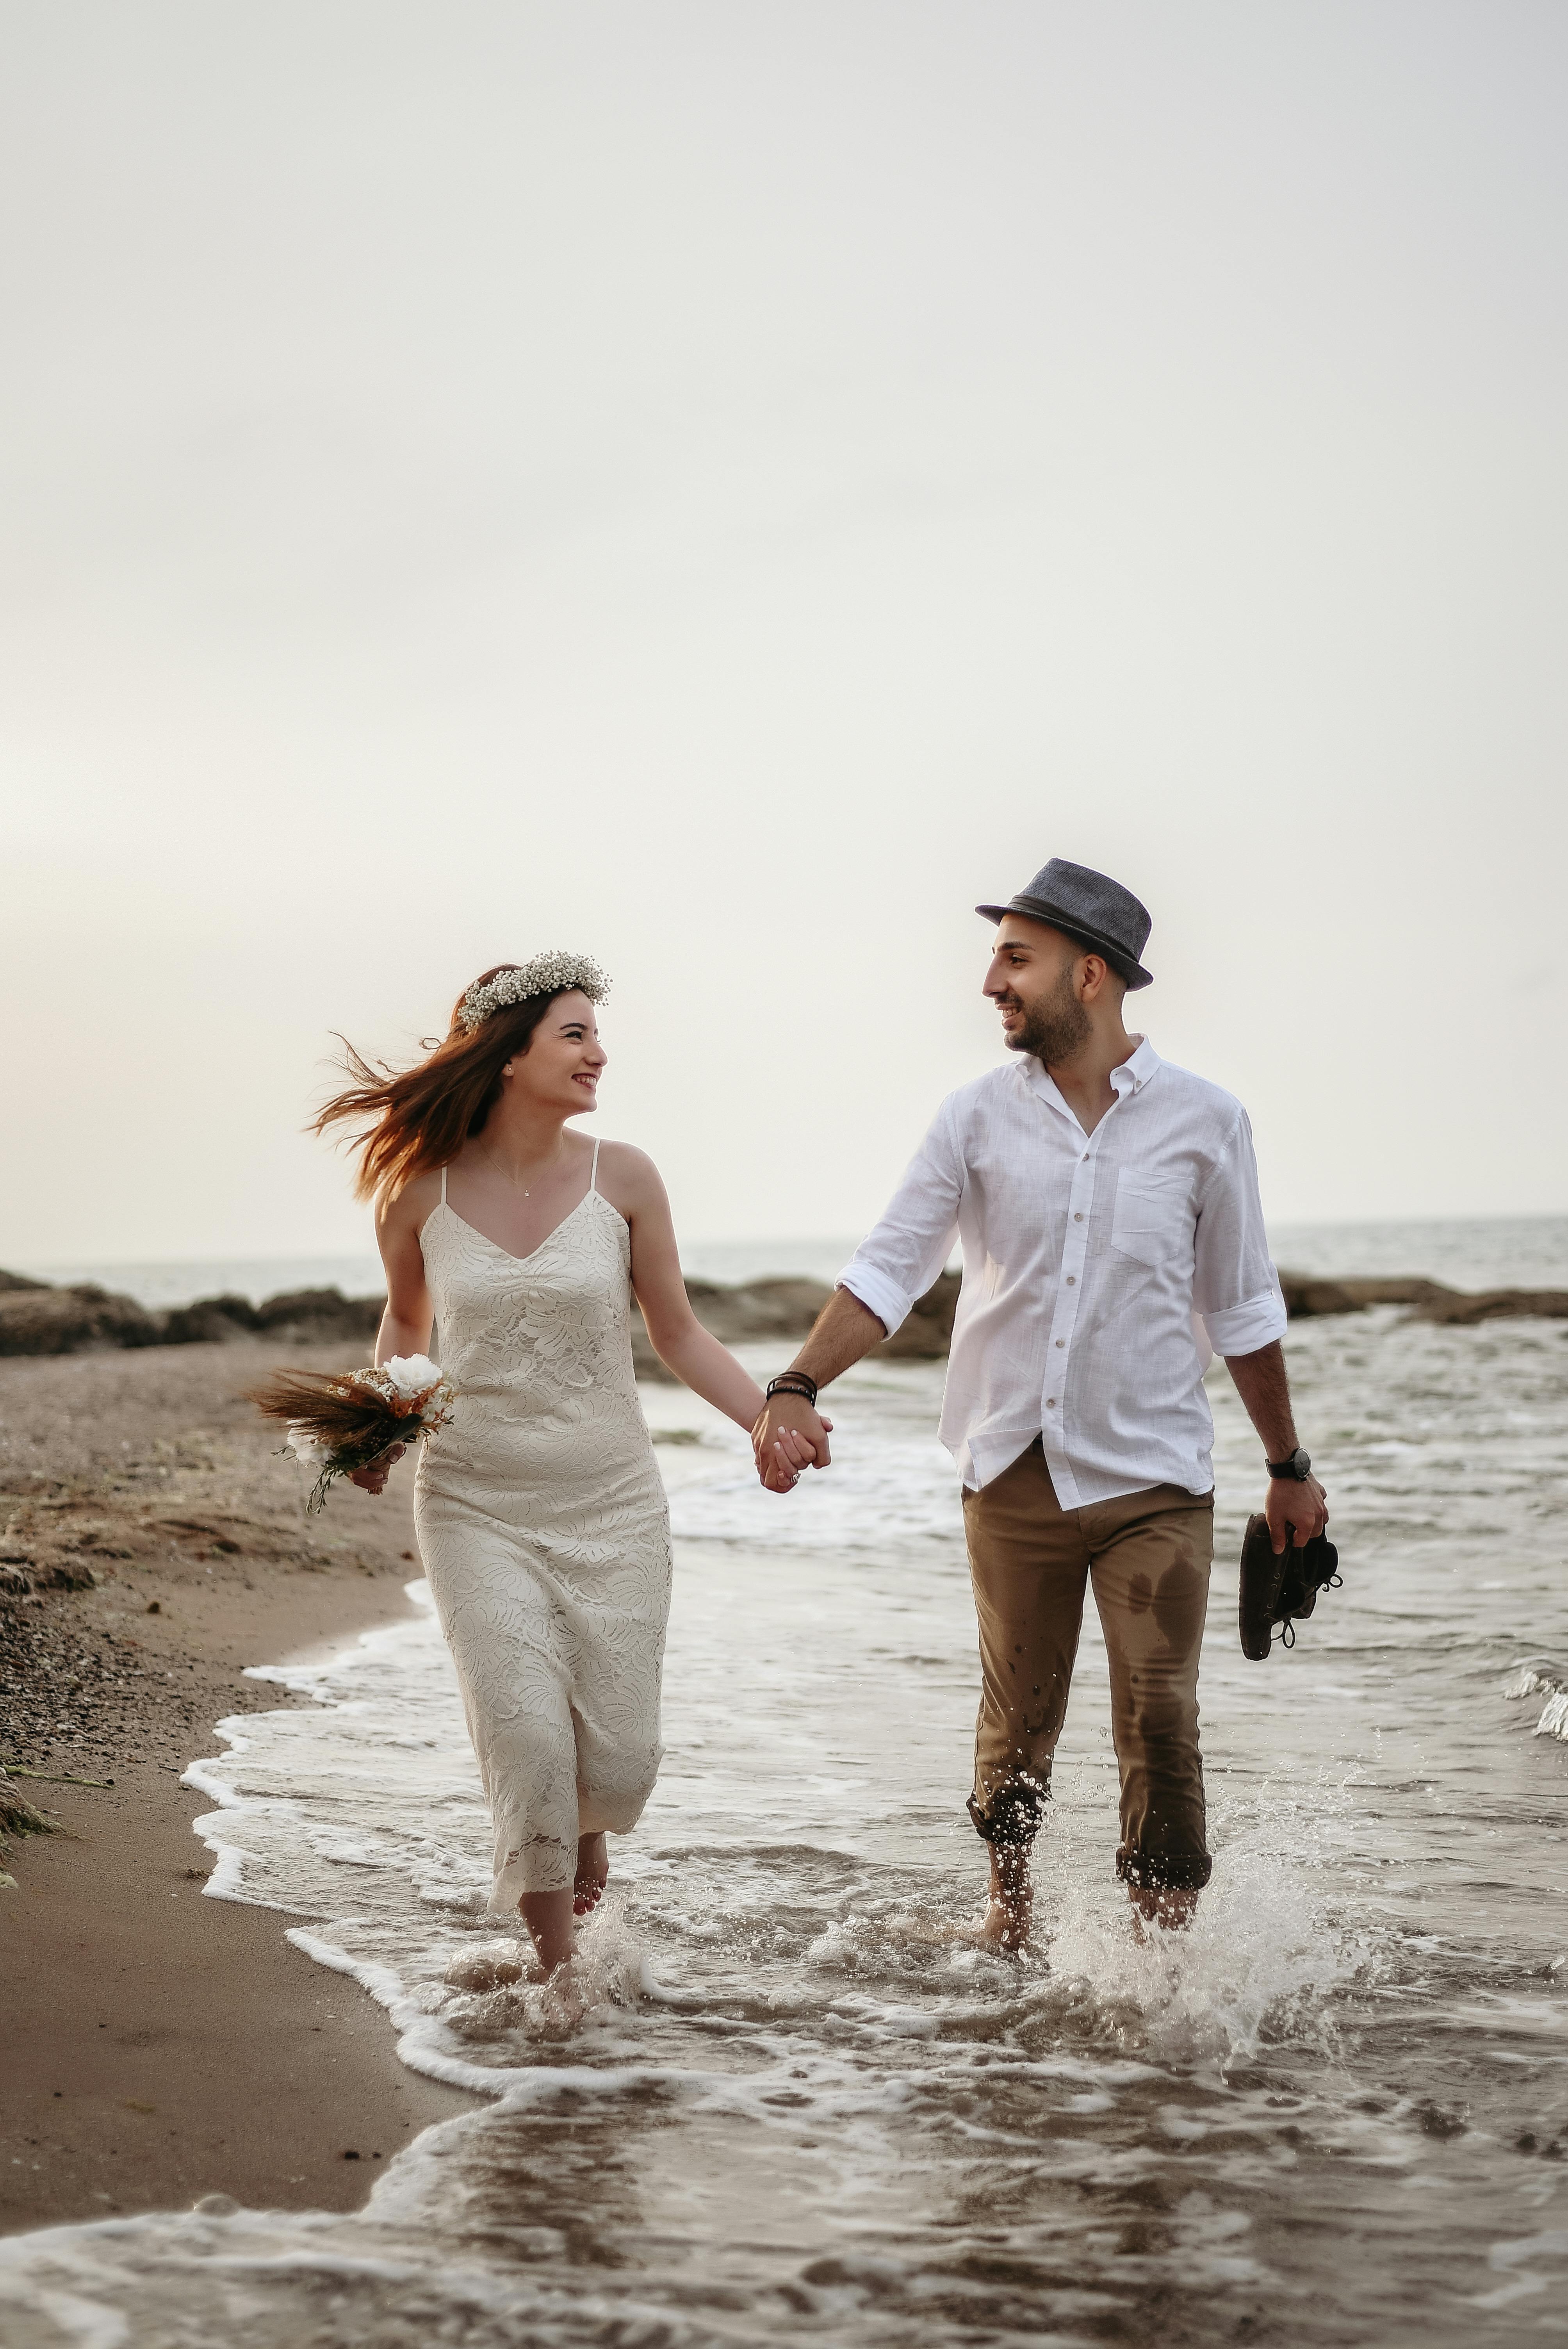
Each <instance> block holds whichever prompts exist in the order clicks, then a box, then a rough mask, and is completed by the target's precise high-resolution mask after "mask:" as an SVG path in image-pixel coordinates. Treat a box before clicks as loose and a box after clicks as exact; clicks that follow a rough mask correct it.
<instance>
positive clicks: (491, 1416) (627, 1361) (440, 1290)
mask: <svg viewBox="0 0 1568 2349" xmlns="http://www.w3.org/2000/svg"><path fill="white" fill-rule="evenodd" d="M597 1164H598V1152H597V1149H595V1151H594V1171H595V1174H596V1173H597ZM419 1237H420V1245H421V1247H423V1249H424V1254H425V1273H426V1278H427V1279H428V1283H429V1288H430V1293H431V1295H432V1297H433V1298H434V1299H435V1304H436V1321H437V1327H438V1331H439V1335H440V1354H441V1368H442V1370H443V1371H445V1372H446V1374H447V1376H448V1377H449V1378H450V1379H451V1380H453V1381H455V1383H456V1385H457V1389H458V1402H457V1408H456V1412H455V1414H454V1417H453V1420H452V1423H451V1424H450V1425H449V1426H448V1427H446V1428H443V1429H442V1430H441V1431H440V1433H438V1434H436V1435H432V1436H429V1437H428V1438H427V1439H426V1441H425V1443H424V1444H422V1445H421V1447H420V1453H419V1464H418V1475H417V1478H416V1483H415V1498H414V1516H415V1523H416V1525H417V1526H418V1535H419V1548H420V1554H421V1556H422V1557H423V1559H424V1563H425V1572H426V1574H427V1576H428V1578H429V1584H430V1589H431V1592H432V1593H433V1595H434V1598H435V1601H436V1606H437V1609H438V1611H439V1614H440V1619H441V1628H442V1630H444V1631H445V1633H446V1635H447V1639H448V1641H449V1645H450V1647H451V1651H452V1657H453V1661H455V1663H456V1665H457V1668H458V1680H459V1684H460V1686H461V1689H462V1694H463V1705H464V1708H465V1710H466V1712H467V1714H468V1723H469V1735H470V1736H471V1737H472V1739H473V1742H474V1752H475V1753H476V1754H478V1756H479V1764H480V1773H481V1775H482V1776H483V1779H484V1788H485V1794H486V1796H487V1798H488V1800H489V1803H490V1816H491V1819H492V1821H493V1823H494V1828H495V1858H494V1868H495V1880H494V1885H493V1889H492V1891H491V1895H490V1907H491V1909H492V1910H495V1911H497V1912H498V1913H499V1912H502V1911H504V1912H507V1913H515V1911H516V1908H517V1902H518V1896H519V1895H520V1893H523V1892H557V1891H566V1890H569V1889H571V1886H572V1883H573V1878H574V1877H575V1875H576V1870H577V1838H578V1837H579V1836H580V1835H592V1834H593V1833H595V1832H596V1831H597V1830H598V1829H599V1828H602V1827H607V1828H611V1829H613V1830H614V1832H615V1833H616V1834H620V1835H624V1833H625V1832H626V1831H627V1829H628V1828H630V1827H633V1826H635V1825H636V1822H637V1819H638V1817H639V1816H640V1815H641V1813H642V1809H643V1806H644V1804H645V1802H646V1801H647V1799H648V1795H649V1794H650V1793H651V1791H652V1789H653V1785H654V1780H655V1776H656V1775H657V1772H658V1765H659V1755H660V1745H659V1677H660V1671H661V1669H662V1666H663V1661H664V1647H665V1625H666V1623H667V1620H668V1617H669V1604H670V1532H669V1513H668V1510H667V1508H666V1506H665V1491H664V1485H663V1482H662V1480H661V1478H660V1475H659V1471H658V1465H657V1463H656V1462H655V1458H654V1448H653V1444H652V1442H651V1441H650V1439H649V1435H648V1430H647V1426H646V1423H645V1421H644V1418H643V1413H642V1407H641V1405H640V1404H639V1402H638V1401H637V1389H636V1383H635V1381H634V1377H633V1372H632V1338H631V1327H630V1313H631V1302H632V1288H631V1255H632V1248H631V1234H630V1233H629V1231H628V1230H627V1227H626V1225H625V1222H624V1218H623V1217H622V1216H618V1215H617V1214H616V1212H615V1210H614V1207H613V1206H611V1205H610V1203H609V1201H608V1200H607V1199H606V1198H604V1197H603V1195H601V1193H600V1192H599V1191H598V1190H597V1188H590V1190H589V1192H588V1194H587V1196H586V1197H585V1198H583V1200H581V1201H580V1202H579V1204H578V1206H576V1207H574V1208H573V1211H572V1213H571V1214H570V1215H569V1216H567V1217H566V1218H565V1220H564V1222H562V1223H561V1224H558V1225H557V1226H556V1227H555V1229H554V1231H552V1233H551V1235H550V1237H549V1238H548V1239H546V1240H543V1241H542V1242H541V1244H540V1246H539V1247H536V1248H535V1249H534V1251H533V1253H532V1255H531V1256H528V1257H514V1256H511V1255H509V1254H508V1252H507V1251H506V1249H505V1248H502V1247H497V1246H496V1245H495V1243H494V1242H493V1241H492V1240H487V1239H486V1238H485V1237H484V1235H483V1234H482V1233H480V1232H477V1231H475V1230H474V1228H473V1226H471V1225H469V1224H466V1223H464V1222H463V1220H462V1218H461V1216H459V1215H457V1214H456V1213H455V1211H454V1210H453V1209H452V1208H451V1207H450V1206H448V1204H447V1184H446V1175H445V1173H444V1172H443V1174H442V1177H441V1201H440V1205H439V1206H437V1207H436V1208H434V1209H433V1210H432V1212H431V1213H430V1215H429V1216H427V1217H426V1220H425V1224H424V1226H423V1229H422V1231H421V1233H420V1236H419Z"/></svg>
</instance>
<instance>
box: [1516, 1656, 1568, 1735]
mask: <svg viewBox="0 0 1568 2349" xmlns="http://www.w3.org/2000/svg"><path fill="white" fill-rule="evenodd" d="M1503 1695H1504V1696H1505V1697H1511V1698H1512V1699H1514V1700H1515V1701H1516V1702H1520V1701H1522V1700H1523V1699H1524V1698H1526V1697H1532V1696H1543V1697H1544V1698H1545V1699H1546V1702H1545V1703H1544V1704H1543V1705H1542V1708H1541V1716H1540V1718H1539V1720H1538V1721H1537V1722H1536V1724H1535V1727H1534V1730H1533V1732H1532V1735H1534V1736H1536V1737H1558V1738H1561V1739H1562V1740H1563V1744H1568V1674H1564V1672H1563V1671H1562V1670H1561V1669H1560V1668H1559V1667H1558V1666H1557V1665H1555V1664H1550V1663H1546V1662H1544V1661H1542V1659H1541V1658H1539V1657H1535V1658H1532V1659H1530V1660H1528V1661H1525V1662H1524V1663H1522V1664H1520V1665H1518V1666H1516V1668H1515V1670H1514V1671H1513V1674H1512V1676H1511V1679H1510V1680H1509V1681H1508V1682H1507V1683H1506V1685H1505V1687H1504V1689H1503Z"/></svg>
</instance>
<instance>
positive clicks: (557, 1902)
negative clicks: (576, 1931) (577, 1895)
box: [517, 1892, 576, 1974]
mask: <svg viewBox="0 0 1568 2349" xmlns="http://www.w3.org/2000/svg"><path fill="white" fill-rule="evenodd" d="M517 1905H518V1907H519V1908H520V1909H521V1911H522V1921H523V1923H524V1924H525V1925H526V1926H527V1927H528V1930H529V1932H530V1933H531V1936H532V1938H533V1946H534V1948H535V1949H536V1950H537V1951H539V1962H540V1964H541V1965H542V1967H543V1968H544V1971H545V1972H546V1973H547V1974H553V1973H554V1972H555V1971H556V1969H557V1967H559V1966H564V1965H570V1963H571V1962H572V1952H573V1949H574V1948H575V1947H576V1940H575V1936H574V1935H573V1930H572V1927H573V1914H572V1912H573V1894H572V1893H570V1892H525V1893H524V1894H523V1896H522V1898H521V1900H520V1901H519V1902H518V1904H517Z"/></svg>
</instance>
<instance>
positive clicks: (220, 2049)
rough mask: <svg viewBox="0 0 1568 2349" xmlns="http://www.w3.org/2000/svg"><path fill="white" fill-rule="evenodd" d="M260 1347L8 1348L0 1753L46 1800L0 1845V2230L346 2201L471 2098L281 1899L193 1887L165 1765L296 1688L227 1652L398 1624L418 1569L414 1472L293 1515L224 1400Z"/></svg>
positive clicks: (290, 1487)
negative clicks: (1, 2014)
mask: <svg viewBox="0 0 1568 2349" xmlns="http://www.w3.org/2000/svg"><path fill="white" fill-rule="evenodd" d="M289 1359H290V1360H291V1361H300V1362H304V1363H313V1364H314V1365H315V1366H316V1367H320V1368H329V1367H337V1366H341V1365H342V1364H343V1363H344V1362H346V1352H345V1350H342V1349H338V1350H333V1351H331V1352H325V1353H321V1352H318V1353H315V1354H313V1353H311V1352H310V1351H308V1350H294V1351H293V1352H292V1353H291V1355H290V1357H289ZM276 1360H277V1349H276V1347H275V1345H268V1344H265V1343H263V1344H256V1343H252V1342H242V1343H235V1344H232V1345H226V1346H193V1347H181V1348H164V1347H159V1348H154V1349H148V1350H142V1351H140V1352H130V1353H105V1354H98V1355H88V1356H76V1357H67V1358H65V1359H62V1360H53V1361H6V1362H0V1754H4V1756H5V1759H6V1760H7V1761H8V1762H9V1763H11V1764H14V1765H15V1764H20V1765H22V1766H23V1768H24V1769H26V1771H29V1772H33V1773H40V1774H46V1775H24V1776H18V1779H17V1784H18V1786H19V1788H20V1790H21V1791H22V1792H24V1793H25V1794H26V1795H27V1796H28V1797H29V1798H30V1799H31V1800H32V1801H33V1802H35V1803H36V1805H37V1806H39V1808H40V1809H43V1810H46V1811H47V1812H49V1813H50V1814H52V1815H53V1816H55V1817H56V1818H57V1821H58V1822H59V1831H58V1832H57V1833H55V1834H51V1835H47V1836H28V1837H19V1838H14V1839H13V1840H12V1841H11V1844H10V1847H9V1856H8V1857H6V1858H5V1861H4V1862H3V1863H0V1864H3V1866H4V1868H5V1870H6V1871H7V1872H8V1873H9V1874H10V1875H11V1876H12V1877H13V1878H15V1885H14V1887H13V1888H12V1889H4V1890H0V1979H3V1980H4V1982H5V2039H6V2054H5V2066H4V2079H3V2085H0V2229H6V2230H9V2229H15V2228H26V2227H36V2226H46V2225H49V2224H53V2223H55V2222H57V2221H61V2220H72V2219H88V2218H102V2217H104V2216H106V2215H109V2214H111V2213H115V2212H125V2211H132V2210H140V2209H160V2208H163V2209H168V2208H171V2207H173V2208H178V2207H179V2206H181V2204H185V2203H189V2202H191V2201H192V2200H194V2199H198V2198H199V2197H201V2196H202V2195H206V2194H212V2193H222V2194H228V2195H232V2196H233V2197H234V2198H235V2199H236V2200H239V2201H242V2202H244V2203H247V2204H251V2205H253V2206H262V2207H270V2208H282V2209H289V2208H300V2209H304V2208H312V2209H351V2208H354V2207H356V2205H357V2204H358V2203H360V2202H361V2201H363V2199H364V2198H365V2195H366V2192H367V2191H368V2189H369V2187H370V2185H371V2183H372V2182H373V2180H374V2178H375V2176H376V2174H377V2168H378V2167H379V2166H380V2164H381V2163H382V2162H384V2161H385V2160H386V2159H387V2158H389V2157H390V2156H391V2155H392V2154H393V2153H394V2152H395V2151H396V2150H397V2147H399V2146H401V2145H403V2144H404V2143H405V2142H406V2141H407V2138H408V2137H411V2136H412V2135H413V2134H414V2133H415V2132H416V2131H417V2130H418V2129H419V2128H422V2127H425V2126H426V2124H427V2123H428V2122H429V2121H432V2120H437V2119H440V2118H443V2117H445V2116H448V2115H449V2114H450V2113H452V2112H455V2111H458V2110H460V2109H462V2108H463V2107H464V2106H465V2105H466V2104H467V2103H468V2101H469V2100H468V2099H467V2098H466V2097H464V2096H462V2095H459V2094H458V2093H457V2092H456V2091H453V2090H450V2089H447V2088H443V2087H441V2086H439V2085H437V2084H436V2083H434V2082H430V2081H425V2080H422V2079H419V2078H418V2077H417V2076H416V2075H413V2074H411V2073H409V2072H407V2070H406V2069H405V2068H404V2067H403V2066H402V2065H401V2064H399V2063H398V2062H397V2057H396V2055H395V2054H394V2052H393V2041H392V2034H391V2033H390V2031H389V2029H388V2027H387V2021H386V2018H385V2017H384V2015H383V2014H382V2013H381V2012H380V2010H379V2009H378V2008H377V2007H375V2006H374V2005H372V2003H371V2002H370V2001H369V2000H368V1999H367V1998H366V1996H365V1995H364V1993H363V1992H361V1991H359V1990H358V1989H357V1988H356V1985H355V1984H354V1983H352V1982H349V1981H347V1980H346V1979H344V1978H343V1977H340V1976H337V1975H334V1974H331V1973H328V1972H325V1971H324V1970H323V1969H322V1968H321V1967H319V1966H317V1965H315V1963H314V1962H313V1961H311V1960H309V1959H307V1958H305V1957H304V1956H302V1955H301V1954H300V1952H299V1951H296V1950H294V1948H292V1947H291V1946H290V1945H289V1944H288V1943H287V1942H286V1941H285V1940H284V1930H285V1929H286V1927H287V1925H288V1923H289V1922H290V1920H289V1919H288V1918H286V1917H284V1916H282V1915H280V1914H279V1913H278V1912H277V1911H276V1910H273V1909H256V1908H250V1907H247V1906H244V1905H242V1904H239V1903H236V1902H232V1901H227V1900H215V1899H206V1898H204V1897H202V1879H204V1878H206V1876H207V1875H208V1873H209V1871H210V1868H211V1854H210V1853H209V1851H208V1848H207V1847H206V1845H205V1844H204V1843H202V1842H201V1840H200V1839H199V1838H198V1837H196V1836H194V1835H193V1834H192V1833H191V1820H192V1819H193V1818H195V1817H197V1816H200V1815H201V1813H202V1812H203V1811H207V1810H210V1809H211V1802H210V1801H209V1799H208V1798H207V1797H205V1796H203V1795H196V1794H192V1793H191V1792H189V1791H188V1790H187V1789H185V1788H184V1787H182V1786H181V1785H180V1783H179V1774H180V1772H181V1770H182V1769H183V1768H184V1766H185V1765H186V1764H188V1763H189V1762H191V1761H192V1760H194V1759H195V1758H197V1757H198V1756H200V1755H203V1754H216V1753H219V1752H221V1751H222V1744H221V1741H220V1740H219V1739H218V1738H217V1736H216V1734H215V1729H214V1724H215V1723H217V1722H218V1721H219V1720H221V1719H222V1718H223V1717H224V1716H225V1715H226V1714H230V1713H242V1712H248V1711H258V1710H267V1709H275V1708H277V1707H279V1706H280V1705H284V1704H288V1703H290V1702H293V1701H294V1700H292V1699H291V1698H289V1697H288V1696H286V1695H285V1694H284V1693H283V1692H281V1691H280V1690H278V1689H277V1688H276V1687H275V1686H273V1685H270V1684H268V1683H265V1682H255V1681H249V1680H246V1679H244V1678H242V1671H243V1668H244V1667H245V1666H246V1665H247V1664H254V1663H273V1662H278V1661H284V1660H285V1659H288V1658H290V1657H294V1656H297V1655H300V1654H302V1653H308V1652H310V1651H315V1650H320V1649H322V1648H325V1647H326V1646H328V1645H334V1644H343V1643H345V1642H346V1641H347V1640H351V1639H352V1638H353V1637H354V1635H355V1633H356V1631H359V1630H366V1629H368V1628H370V1627H371V1626H372V1625H374V1624H376V1623H379V1622H385V1621H389V1620H392V1619H397V1617H399V1616H401V1615H402V1614H403V1613H404V1612H405V1610H406V1609H407V1599H405V1598H404V1595H403V1585H404V1584H405V1583H406V1582H407V1581H408V1580H409V1579H411V1578H413V1577H414V1576H415V1575H416V1574H417V1573H418V1564H417V1561H416V1558H415V1556H414V1540H413V1528H412V1521H411V1516H410V1513H409V1504H410V1498H411V1484H412V1479H411V1476H409V1475H407V1473H405V1475H403V1476H402V1477H399V1478H395V1479H394V1482H393V1486H392V1489H391V1490H390V1491H389V1492H388V1494H387V1496H386V1497H385V1498H384V1499H383V1500H381V1501H378V1502H377V1501H370V1500H368V1499H367V1498H366V1496H364V1495H359V1494H357V1493H354V1492H350V1491H346V1490H345V1489H344V1488H341V1487H340V1488H339V1490H338V1493H337V1495H336V1496H335V1500H334V1502H333V1503H331V1504H330V1505H329V1506H328V1509H327V1512H326V1514H325V1516H321V1517H316V1518H312V1519H306V1518H305V1516H304V1509H303V1502H304V1491H305V1489H306V1487H305V1485H304V1481H303V1480H302V1476H301V1472H299V1471H298V1470H297V1469H296V1468H295V1467H294V1464H293V1463H292V1462H290V1461H286V1460H284V1459H281V1458H279V1457H277V1456H276V1451H275V1446H276V1437H275V1436H274V1435H273V1433H271V1432H270V1431H269V1430H268V1429H266V1428H265V1427H263V1425H262V1423H261V1422H260V1421H259V1419H257V1418H256V1416H255V1414H254V1413H253V1411H252V1410H251V1408H250V1407H249V1406H248V1405H247V1404H246V1403H244V1402H243V1401H242V1395H241V1390H242V1389H243V1388H244V1387H245V1386H247V1385H248V1384H251V1383H253V1381H255V1380H256V1379H257V1378H258V1377H259V1376H261V1375H262V1374H263V1373H264V1371H267V1370H268V1369H270V1368H272V1367H273V1364H274V1363H275V1361H276ZM89 1577H90V1578H91V1579H90V1582H89V1580H88V1578H89ZM71 1583H76V1584H77V1585H78V1586H79V1587H77V1588H69V1587H64V1588H63V1587H61V1586H62V1585H69V1584H71ZM77 1779H90V1780H95V1781H98V1782H99V1783H98V1784H94V1785H78V1784H73V1783H70V1781H72V1780H77ZM351 2157H356V2158H351Z"/></svg>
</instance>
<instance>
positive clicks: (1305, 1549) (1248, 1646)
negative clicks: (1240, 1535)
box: [1241, 1516, 1339, 1664]
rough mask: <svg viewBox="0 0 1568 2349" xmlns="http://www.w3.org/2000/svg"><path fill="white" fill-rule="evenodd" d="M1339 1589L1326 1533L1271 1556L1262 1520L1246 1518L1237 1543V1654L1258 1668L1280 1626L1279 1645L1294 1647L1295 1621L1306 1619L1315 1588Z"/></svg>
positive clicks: (1270, 1543)
mask: <svg viewBox="0 0 1568 2349" xmlns="http://www.w3.org/2000/svg"><path fill="white" fill-rule="evenodd" d="M1338 1587H1339V1552H1338V1551H1337V1550H1336V1548H1335V1547H1334V1544H1333V1543H1332V1542H1331V1541H1330V1540H1329V1538H1328V1536H1327V1535H1326V1534H1314V1535H1313V1537H1312V1539H1311V1540H1310V1541H1309V1542H1304V1543H1303V1545H1302V1547H1300V1548H1299V1549H1296V1548H1294V1547H1292V1548H1287V1549H1284V1550H1282V1551H1281V1552H1280V1553H1279V1555H1278V1556H1277V1557H1276V1556H1275V1554H1274V1537H1273V1536H1272V1535H1271V1534H1270V1532H1269V1521H1268V1519H1267V1518H1266V1517H1264V1516H1256V1517H1249V1518H1248V1519H1247V1535H1246V1539H1245V1540H1244V1541H1243V1544H1242V1600H1241V1624H1242V1653H1243V1656H1245V1657H1247V1658H1248V1659H1249V1660H1250V1661H1252V1662H1253V1663H1254V1664H1261V1663H1262V1662H1263V1661H1264V1658H1265V1657H1266V1656H1267V1654H1268V1652H1269V1650H1270V1649H1271V1648H1272V1647H1273V1645H1274V1625H1275V1624H1276V1623H1279V1624H1283V1625H1284V1630H1283V1631H1282V1633H1281V1635H1280V1638H1281V1645H1282V1646H1284V1647H1286V1648H1294V1647H1295V1624H1296V1620H1297V1619H1305V1617H1306V1616H1308V1615H1310V1614H1311V1612H1312V1610H1313V1609H1314V1608H1315V1606H1316V1604H1317V1594H1318V1592H1319V1591H1320V1590H1336V1589H1337V1588H1338Z"/></svg>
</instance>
